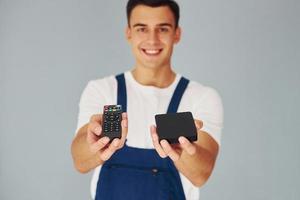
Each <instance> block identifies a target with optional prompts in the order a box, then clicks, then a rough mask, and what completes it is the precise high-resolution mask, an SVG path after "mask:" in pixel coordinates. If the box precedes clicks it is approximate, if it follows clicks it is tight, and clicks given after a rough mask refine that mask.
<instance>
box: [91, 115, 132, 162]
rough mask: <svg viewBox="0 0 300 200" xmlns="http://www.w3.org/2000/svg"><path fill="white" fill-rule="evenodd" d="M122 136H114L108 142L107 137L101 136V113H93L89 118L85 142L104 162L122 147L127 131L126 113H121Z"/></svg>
mask: <svg viewBox="0 0 300 200" xmlns="http://www.w3.org/2000/svg"><path fill="white" fill-rule="evenodd" d="M121 126H122V136H121V139H119V138H115V139H114V140H113V141H112V142H111V143H110V144H109V140H110V139H109V138H108V137H101V133H102V114H96V115H93V116H92V117H91V118H90V122H89V124H88V127H87V137H86V140H87V143H88V145H89V149H90V151H91V153H92V154H98V155H97V156H99V158H100V159H101V160H102V161H103V162H104V161H106V160H108V159H109V158H110V157H111V156H112V155H113V154H114V152H115V151H116V150H118V149H120V148H122V147H123V146H124V144H125V141H126V137H127V131H128V120H127V114H126V113H122V122H121Z"/></svg>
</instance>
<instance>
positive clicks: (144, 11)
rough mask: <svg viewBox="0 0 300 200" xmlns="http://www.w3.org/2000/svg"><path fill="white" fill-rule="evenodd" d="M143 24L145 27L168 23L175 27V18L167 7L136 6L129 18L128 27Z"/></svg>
mask: <svg viewBox="0 0 300 200" xmlns="http://www.w3.org/2000/svg"><path fill="white" fill-rule="evenodd" d="M136 23H143V24H147V25H156V24H161V23H169V24H172V25H173V26H175V17H174V15H173V13H172V11H171V9H170V8H169V7H168V6H160V7H150V6H144V5H138V6H136V7H135V8H134V9H133V10H132V12H131V16H130V25H131V26H132V25H134V24H136Z"/></svg>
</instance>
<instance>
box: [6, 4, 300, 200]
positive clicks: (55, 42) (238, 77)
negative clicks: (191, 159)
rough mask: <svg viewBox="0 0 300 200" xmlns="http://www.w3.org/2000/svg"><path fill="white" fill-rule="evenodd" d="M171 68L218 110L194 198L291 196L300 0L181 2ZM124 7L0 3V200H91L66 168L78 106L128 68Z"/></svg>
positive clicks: (85, 181) (83, 181) (299, 127)
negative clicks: (221, 120)
mask: <svg viewBox="0 0 300 200" xmlns="http://www.w3.org/2000/svg"><path fill="white" fill-rule="evenodd" d="M179 3H180V5H181V10H182V12H181V14H182V18H181V22H180V23H181V26H182V28H183V37H182V41H181V43H180V44H178V45H177V47H176V49H175V52H174V59H173V66H174V68H175V70H176V71H177V72H179V73H181V74H183V75H185V76H187V77H188V78H190V79H193V80H196V81H198V82H201V83H202V84H205V85H209V86H212V87H214V88H216V89H217V90H218V91H219V93H220V95H221V96H222V99H223V103H224V109H225V128H224V131H223V138H222V146H221V151H220V154H219V157H218V161H217V164H216V167H215V170H214V173H213V175H212V176H211V178H210V180H209V181H208V183H207V184H206V185H205V186H204V187H203V188H202V189H201V199H202V200H241V199H243V200H266V199H271V200H298V199H300V191H299V187H300V170H299V169H300V156H299V152H300V146H299V145H298V143H299V140H300V120H299V112H300V109H299V102H300V91H299V86H300V69H299V67H300V66H299V65H300V44H299V43H300V39H299V35H300V27H299V25H300V12H299V10H300V6H299V1H298V0H252V1H249V0H229V1H221V0H206V1H196V0H194V1H191V0H190V1H183V0H182V1H179ZM125 5H126V1H125V0H124V1H115V0H114V1H108V0H97V1H96V0H86V1H79V0H72V1H71V0H59V1H58V0H51V1H50V0H28V1H21V0H0V199H1V200H14V199H22V200H32V199H43V200H48V199H49V200H53V199H55V200H65V199H78V200H82V199H89V197H90V196H89V184H90V177H91V173H90V174H87V175H81V174H79V173H77V172H76V171H75V170H74V168H73V166H72V160H71V155H70V144H71V141H72V138H73V136H74V131H75V128H76V123H77V113H78V102H79V98H80V95H81V92H82V90H83V88H84V87H85V86H86V84H87V82H88V81H89V80H91V79H96V78H101V77H104V76H107V75H111V74H116V73H119V72H122V71H125V70H129V69H130V67H131V66H132V65H133V61H134V60H133V58H132V54H131V51H130V48H129V46H128V45H127V42H126V41H125V37H124V29H125V26H126V20H125Z"/></svg>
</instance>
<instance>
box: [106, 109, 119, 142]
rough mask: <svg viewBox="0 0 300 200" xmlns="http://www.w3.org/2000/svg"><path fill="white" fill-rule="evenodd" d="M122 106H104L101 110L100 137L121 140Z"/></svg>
mask: <svg viewBox="0 0 300 200" xmlns="http://www.w3.org/2000/svg"><path fill="white" fill-rule="evenodd" d="M121 121H122V106H121V105H105V106H104V108H103V123H102V137H104V136H107V137H109V139H110V141H112V140H113V139H114V138H121V135H122V127H121Z"/></svg>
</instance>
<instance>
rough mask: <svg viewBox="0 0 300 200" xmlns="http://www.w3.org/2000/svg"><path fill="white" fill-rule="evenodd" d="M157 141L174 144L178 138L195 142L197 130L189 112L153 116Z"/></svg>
mask: <svg viewBox="0 0 300 200" xmlns="http://www.w3.org/2000/svg"><path fill="white" fill-rule="evenodd" d="M155 122H156V127H157V129H156V130H157V134H158V137H159V141H161V140H163V139H165V140H167V141H168V142H169V143H170V144H176V143H179V142H178V138H179V137H180V136H184V137H186V138H187V139H188V140H189V141H191V142H193V141H197V139H198V137H197V128H196V125H195V122H194V118H193V115H192V113H191V112H180V113H168V114H158V115H155Z"/></svg>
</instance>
